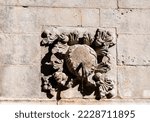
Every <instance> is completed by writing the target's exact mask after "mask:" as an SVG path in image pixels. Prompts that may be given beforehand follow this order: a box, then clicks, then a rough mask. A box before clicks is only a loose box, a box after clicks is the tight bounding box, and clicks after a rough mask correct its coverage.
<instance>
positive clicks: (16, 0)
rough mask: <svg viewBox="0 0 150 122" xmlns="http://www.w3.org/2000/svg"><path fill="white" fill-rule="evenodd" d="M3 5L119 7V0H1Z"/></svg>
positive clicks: (0, 2)
mask: <svg viewBox="0 0 150 122" xmlns="http://www.w3.org/2000/svg"><path fill="white" fill-rule="evenodd" d="M0 4H2V5H22V6H49V7H87V8H89V7H90V8H117V0H111V1H110V0H65V1H64V0H5V1H4V0H0Z"/></svg>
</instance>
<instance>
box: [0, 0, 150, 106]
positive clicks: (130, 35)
mask: <svg viewBox="0 0 150 122" xmlns="http://www.w3.org/2000/svg"><path fill="white" fill-rule="evenodd" d="M52 28H53V29H55V32H56V33H57V32H58V33H59V32H61V30H62V31H63V32H66V33H60V34H58V35H59V38H60V37H61V43H63V45H62V44H60V43H59V44H58V43H57V45H55V46H58V47H59V49H60V48H61V49H62V48H63V50H61V53H64V54H65V56H68V57H67V59H64V58H60V57H59V56H58V57H59V60H57V58H58V57H55V56H56V55H55V56H52V57H50V59H49V60H50V61H51V62H52V61H53V67H55V68H56V70H58V71H59V72H54V73H52V76H53V78H55V80H57V82H58V83H60V84H61V85H64V84H67V83H66V81H67V80H66V79H67V78H68V77H70V75H68V74H67V75H66V73H64V72H63V71H62V67H61V66H60V65H67V66H66V67H67V69H68V70H69V72H70V73H72V74H75V76H79V77H80V76H83V75H84V78H87V77H88V79H90V77H89V76H91V77H96V78H97V76H99V77H102V76H101V73H102V72H101V71H100V73H99V71H98V73H97V74H98V75H97V74H92V73H93V66H94V67H96V66H97V65H98V64H99V63H100V62H105V63H106V62H107V63H108V62H109V58H110V63H109V66H104V67H103V68H106V70H107V72H105V73H106V74H107V80H108V79H109V83H110V84H113V85H110V86H109V90H108V89H107V88H108V87H106V89H105V92H104V94H99V96H98V95H97V96H95V94H94V92H92V94H90V95H85V92H86V91H82V90H81V89H79V88H78V87H69V88H68V89H67V90H61V93H60V96H59V95H58V94H57V92H56V91H57V90H58V89H59V88H58V87H56V88H55V89H53V90H51V92H52V93H53V96H54V97H52V96H51V95H50V94H48V93H47V92H44V91H43V88H44V89H51V88H48V87H47V86H46V85H48V86H50V85H49V84H46V82H44V81H45V80H47V78H50V77H48V76H49V74H46V73H49V67H47V65H48V66H49V64H46V67H44V66H45V65H44V66H43V62H42V61H43V60H44V59H43V58H44V57H45V55H46V54H47V53H48V52H49V49H48V47H46V46H45V45H43V46H42V44H45V42H46V40H43V39H44V38H46V37H45V35H46V34H49V32H48V31H51V29H52ZM97 29H99V30H100V33H102V32H103V33H104V34H105V35H107V39H106V40H111V41H110V42H111V43H112V45H113V46H111V48H109V49H108V52H109V53H106V52H105V53H103V54H107V55H108V56H107V55H105V56H106V57H105V59H103V60H102V58H100V59H101V61H100V60H99V58H98V57H99V55H100V54H99V53H98V49H95V47H93V46H92V44H93V43H94V42H93V41H94V39H95V40H96V37H95V36H94V35H96V34H95V33H96V30H97ZM74 30H75V31H74ZM76 30H78V34H79V36H80V38H82V39H81V40H80V41H81V42H78V43H76V44H72V43H71V42H68V40H69V39H70V38H73V37H71V36H72V35H71V36H70V37H69V34H71V33H72V32H73V34H74V35H78V34H76V32H77V31H76ZM51 32H52V31H51ZM42 33H43V35H42ZM90 34H91V36H89V35H90ZM66 35H67V36H66ZM46 36H47V35H46ZM68 38H69V39H68ZM108 38H109V39H108ZM110 38H111V39H110ZM84 39H85V40H84ZM92 39H93V40H92ZM74 40H78V39H75V37H74ZM87 40H88V41H87ZM42 41H43V42H42ZM102 41H104V40H103V39H102ZM92 42H93V43H92ZM104 42H107V41H104ZM110 42H109V43H110ZM85 44H86V46H85ZM107 46H108V45H107ZM109 46H110V45H109ZM109 46H108V47H109ZM57 49H58V48H53V49H52V50H51V52H52V54H56V53H58V52H59V50H57ZM83 50H84V51H83ZM80 51H81V52H82V53H81V56H78V54H79V55H80ZM105 51H106V50H105ZM88 52H89V53H88ZM149 52H150V0H0V102H16V101H18V102H48V103H49V104H58V105H63V104H110V103H111V104H126V103H136V104H138V103H147V104H149V103H150V80H149V79H150V76H149V74H150V53H149ZM85 55H88V56H87V57H84V56H85ZM76 57H77V58H76ZM60 59H61V60H60ZM62 59H63V60H62ZM72 59H73V60H72ZM81 59H82V60H81ZM88 59H91V60H88ZM56 60H57V61H56ZM54 62H57V65H56V66H54ZM60 62H61V63H60ZM62 62H67V63H62ZM68 62H69V63H68ZM47 63H50V62H47ZM58 64H60V65H59V66H58ZM43 67H44V68H43ZM78 67H79V68H78ZM109 68H110V70H108V69H109ZM59 69H60V70H59ZM75 69H78V70H75ZM85 69H86V70H85ZM43 70H44V71H43ZM95 70H97V69H94V71H95ZM43 72H44V73H43ZM91 72H92V73H91ZM90 73H91V74H90ZM87 74H89V75H87ZM102 74H103V73H102ZM59 76H61V78H60V77H59ZM85 76H87V77H85ZM71 78H72V77H71ZM103 78H104V77H103ZM59 79H62V80H59ZM81 79H82V77H80V80H81ZM104 79H105V78H104ZM104 79H103V80H101V81H105V80H104ZM82 80H83V79H82ZM82 80H81V81H82ZM62 81H63V82H62ZM83 81H84V80H83ZM87 81H88V80H87ZM97 81H98V82H97ZM99 81H100V79H98V80H96V79H95V80H93V81H92V80H90V84H94V88H95V87H97V86H96V85H97V84H98V83H102V82H99ZM111 81H113V83H112V82H111ZM91 82H92V83H91ZM105 83H106V82H105ZM44 85H45V86H44ZM69 85H70V84H69ZM71 85H72V84H71ZM78 85H79V84H78ZM88 85H89V84H88ZM85 86H87V82H86V85H85ZM85 86H83V87H85ZM112 86H113V87H112ZM50 87H52V86H50ZM110 87H111V88H112V89H113V93H111V95H112V96H113V97H112V98H111V99H106V98H107V93H108V92H109V91H111V90H112V89H111V88H110ZM103 88H104V87H103ZM103 88H101V89H103ZM91 89H92V87H91V86H90V90H91ZM110 89H111V90H110ZM86 90H87V89H86ZM88 91H89V90H88ZM98 93H99V92H98ZM101 93H102V92H101ZM87 94H89V93H87ZM83 96H84V97H83ZM60 97H61V99H60ZM103 97H104V99H100V100H96V99H99V98H103ZM56 98H57V99H56ZM58 98H59V99H58ZM95 98H96V99H95ZM108 98H109V97H108Z"/></svg>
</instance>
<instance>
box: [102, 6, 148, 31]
mask: <svg viewBox="0 0 150 122" xmlns="http://www.w3.org/2000/svg"><path fill="white" fill-rule="evenodd" d="M149 13H150V10H149V9H101V13H100V18H101V19H100V26H102V27H116V28H117V33H126V34H149V32H150V31H149V30H150V23H149V18H150V14H149Z"/></svg>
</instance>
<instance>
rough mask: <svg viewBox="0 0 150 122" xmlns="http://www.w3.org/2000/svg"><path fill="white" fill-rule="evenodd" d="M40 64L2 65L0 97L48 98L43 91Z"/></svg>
mask: <svg viewBox="0 0 150 122" xmlns="http://www.w3.org/2000/svg"><path fill="white" fill-rule="evenodd" d="M40 84H41V80H40V66H38V65H35V66H23V65H19V66H1V67H0V86H1V89H0V98H14V99H27V98H29V99H32V98H44V97H45V98H46V96H45V94H43V93H42V92H41V85H40Z"/></svg>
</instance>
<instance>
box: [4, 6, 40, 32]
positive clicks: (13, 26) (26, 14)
mask: <svg viewBox="0 0 150 122" xmlns="http://www.w3.org/2000/svg"><path fill="white" fill-rule="evenodd" d="M2 14H3V18H2V20H3V22H4V23H3V25H2V27H1V30H2V32H5V33H37V32H40V25H39V23H37V22H38V21H37V9H36V8H23V7H13V6H6V7H4V8H3V11H2Z"/></svg>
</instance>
